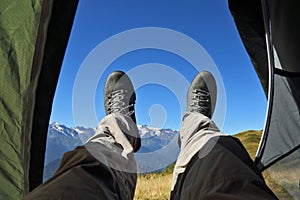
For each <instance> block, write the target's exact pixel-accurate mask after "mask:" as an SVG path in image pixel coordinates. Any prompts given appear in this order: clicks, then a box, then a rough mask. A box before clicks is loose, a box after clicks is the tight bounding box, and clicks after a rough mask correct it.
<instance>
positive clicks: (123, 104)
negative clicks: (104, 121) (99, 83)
mask: <svg viewBox="0 0 300 200" xmlns="http://www.w3.org/2000/svg"><path fill="white" fill-rule="evenodd" d="M127 94H128V90H115V91H113V92H111V93H110V94H109V95H108V102H107V104H108V108H107V110H108V114H111V113H121V114H123V115H126V116H129V117H130V116H131V115H132V114H133V113H134V109H132V110H131V108H133V106H134V104H129V96H130V95H127Z"/></svg>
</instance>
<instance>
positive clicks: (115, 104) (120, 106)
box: [104, 71, 141, 152]
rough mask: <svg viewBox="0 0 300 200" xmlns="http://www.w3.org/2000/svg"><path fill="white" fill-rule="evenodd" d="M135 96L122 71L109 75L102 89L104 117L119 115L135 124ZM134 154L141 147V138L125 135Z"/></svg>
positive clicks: (129, 82)
mask: <svg viewBox="0 0 300 200" xmlns="http://www.w3.org/2000/svg"><path fill="white" fill-rule="evenodd" d="M135 100H136V96H135V91H134V88H133V85H132V83H131V81H130V79H129V77H128V76H127V75H126V74H125V73H124V72H122V71H115V72H113V73H111V74H110V75H109V76H108V78H107V80H106V83H105V87H104V107H105V112H106V115H109V114H112V113H120V114H123V115H126V116H128V117H130V118H131V119H132V120H133V121H134V123H136V118H135V111H134V104H135ZM126 137H127V139H128V140H129V141H130V143H131V144H132V146H133V149H134V152H136V151H138V150H139V148H140V146H141V138H139V137H134V136H132V135H130V134H126Z"/></svg>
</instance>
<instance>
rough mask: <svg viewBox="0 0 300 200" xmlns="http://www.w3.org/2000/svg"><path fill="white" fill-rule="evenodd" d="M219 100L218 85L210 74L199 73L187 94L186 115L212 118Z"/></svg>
mask: <svg viewBox="0 0 300 200" xmlns="http://www.w3.org/2000/svg"><path fill="white" fill-rule="evenodd" d="M216 98H217V85H216V81H215V78H214V77H213V75H212V74H211V73H210V72H207V71H202V72H200V73H198V74H197V75H196V76H195V78H194V80H193V81H192V83H191V85H190V87H189V90H188V93H187V103H186V104H187V105H186V113H194V112H197V113H201V114H203V115H205V116H207V117H209V118H211V117H212V115H213V113H214V110H215V106H216Z"/></svg>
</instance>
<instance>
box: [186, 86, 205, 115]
mask: <svg viewBox="0 0 300 200" xmlns="http://www.w3.org/2000/svg"><path fill="white" fill-rule="evenodd" d="M192 93H193V98H192V101H191V104H190V106H191V108H192V109H191V111H192V112H199V113H202V114H204V115H205V116H210V95H209V92H207V91H204V90H201V89H195V90H194V91H192Z"/></svg>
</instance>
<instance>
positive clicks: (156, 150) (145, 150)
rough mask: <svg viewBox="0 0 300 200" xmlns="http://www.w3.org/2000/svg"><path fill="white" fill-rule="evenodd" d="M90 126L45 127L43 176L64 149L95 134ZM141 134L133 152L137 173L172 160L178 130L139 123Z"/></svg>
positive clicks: (162, 166)
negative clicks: (140, 139) (46, 130)
mask: <svg viewBox="0 0 300 200" xmlns="http://www.w3.org/2000/svg"><path fill="white" fill-rule="evenodd" d="M95 130H96V129H93V128H84V127H75V128H69V127H67V126H65V125H62V124H59V123H57V122H54V123H52V124H50V125H49V127H48V139H47V148H46V156H45V169H44V180H46V179H48V178H49V177H51V175H52V174H53V173H54V172H55V170H56V168H57V167H58V166H59V162H60V159H61V158H62V156H63V154H64V153H65V152H67V151H70V150H72V149H74V148H75V147H76V146H79V145H82V144H84V143H85V142H86V141H87V139H88V138H90V137H91V136H93V135H94V134H95ZM138 130H139V134H140V136H141V138H142V146H141V148H140V150H139V151H138V152H137V153H136V154H135V157H136V161H137V164H138V168H139V173H147V172H154V171H161V170H163V169H165V168H166V167H167V166H168V165H170V164H171V163H172V162H175V160H176V158H177V156H178V154H179V147H178V145H177V137H178V135H179V131H176V130H172V129H160V128H153V127H149V126H146V125H139V126H138ZM166 155H167V156H166Z"/></svg>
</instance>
